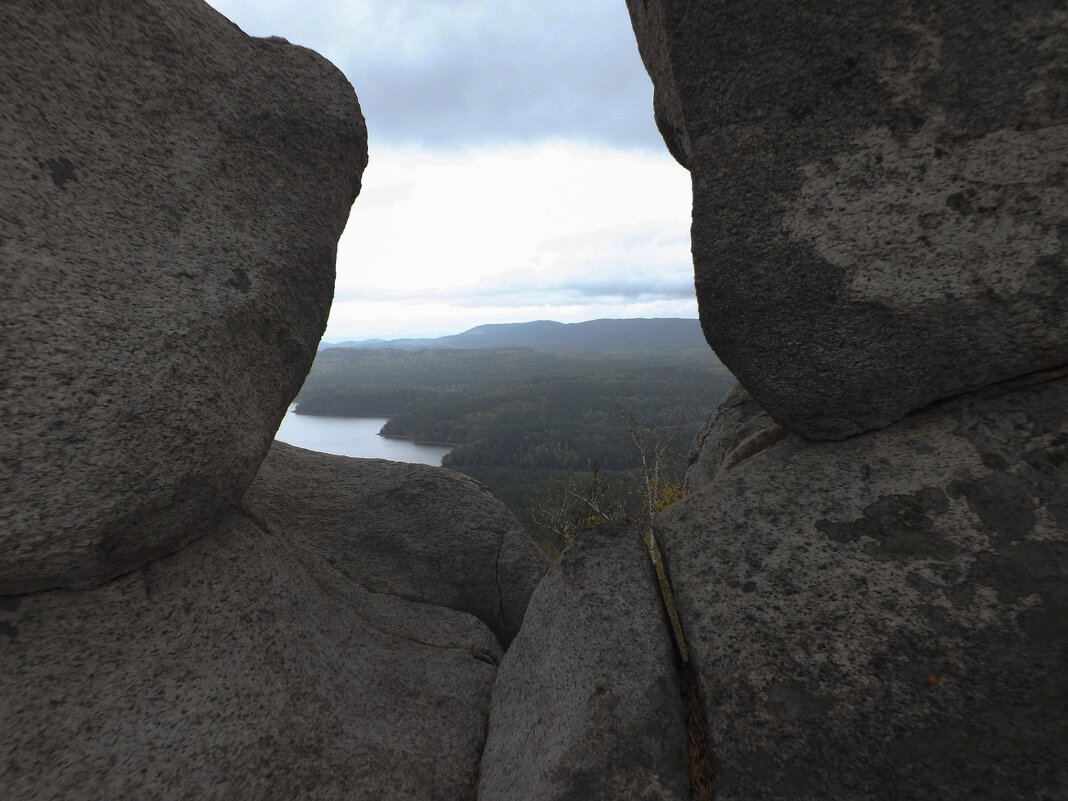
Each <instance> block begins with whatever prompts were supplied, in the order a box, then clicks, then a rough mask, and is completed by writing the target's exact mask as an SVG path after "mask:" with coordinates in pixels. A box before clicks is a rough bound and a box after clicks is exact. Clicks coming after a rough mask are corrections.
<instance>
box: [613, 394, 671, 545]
mask: <svg viewBox="0 0 1068 801" xmlns="http://www.w3.org/2000/svg"><path fill="white" fill-rule="evenodd" d="M616 408H617V409H618V410H619V416H620V418H621V419H622V420H623V428H624V429H625V430H626V432H627V436H629V437H630V440H631V442H633V443H634V448H635V449H636V450H637V452H638V462H639V464H638V478H639V481H640V482H641V484H642V515H641V518H640V522H641V524H642V529H643V531H644V534H645V542H646V545H647V547H648V548H649V554H650V555H654V554H656V553H657V547H656V540H655V538H654V536H653V526H654V524H655V523H656V518H657V517H658V516H659V514H660V512H661V511H663V510H664V509H665V508H666V507H668V506H670V505H671V504H672V503H674V502H675V501H677V500H679V499H680V498H682V496H683V487H682V485H681V483H680V482H678V481H677V480H673V479H672V477H671V476H669V475H668V469H669V466H670V465H671V464H672V463H673V462H676V461H677V460H678V449H679V448H678V442H679V432H680V431H681V429H682V424H681V423H678V422H676V423H672V424H671V425H655V424H653V423H650V422H648V421H644V420H640V419H639V418H638V416H637V415H636V414H635V413H634V412H633V411H631V410H630V409H628V408H626V407H625V406H624V405H623V404H618V405H617V407H616Z"/></svg>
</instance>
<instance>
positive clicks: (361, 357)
mask: <svg viewBox="0 0 1068 801" xmlns="http://www.w3.org/2000/svg"><path fill="white" fill-rule="evenodd" d="M733 380H734V379H733V377H732V376H731V375H730V373H729V372H728V371H727V370H726V368H724V367H723V366H722V365H721V364H720V363H719V362H718V361H717V360H716V359H715V356H714V355H713V354H712V352H711V351H710V350H709V349H708V348H704V349H693V350H692V351H691V350H687V351H685V352H678V351H668V350H663V351H659V352H657V351H652V350H641V351H632V352H624V351H617V352H615V353H611V354H604V353H590V352H580V353H574V352H569V353H552V352H547V351H539V350H531V349H527V348H490V349H481V350H458V349H425V350H415V351H405V350H398V349H366V348H362V349H359V348H329V349H326V350H322V351H320V352H319V354H318V356H317V357H316V361H315V364H314V365H313V367H312V370H311V372H310V374H309V375H308V378H307V380H306V382H305V384H304V387H303V388H302V389H301V391H300V394H299V395H298V396H297V398H296V402H297V408H296V412H297V413H298V414H322V415H332V416H354V417H355V416H384V417H389V418H390V419H389V422H388V423H387V424H386V426H385V427H384V428H383V429H382V433H383V434H384V435H391V436H402V437H408V438H410V439H413V440H415V441H417V442H438V443H450V444H454V445H455V446H456V447H455V449H454V450H453V451H452V452H451V453H449V454H448V455H447V456H446V457H445V459H444V465H445V466H447V467H451V468H453V469H456V470H460V471H462V472H465V473H468V474H469V475H471V476H472V477H474V478H476V479H478V480H479V481H481V482H483V483H484V484H486V485H487V486H488V487H489V488H490V489H491V490H493V491H494V493H495V494H496V495H497V496H498V497H499V498H500V499H501V500H502V501H504V502H505V503H506V504H507V505H508V506H509V507H510V508H511V509H512V510H513V511H514V512H515V513H516V514H517V516H519V518H520V519H521V520H522V521H523V522H524V524H525V525H528V526H531V525H532V522H533V521H532V518H531V515H530V509H529V506H530V504H531V502H532V499H535V498H538V497H544V495H545V493H546V492H547V491H548V490H549V489H550V488H551V487H552V486H553V485H555V484H559V483H560V482H561V481H563V480H566V478H567V477H568V476H569V475H573V474H576V473H578V474H581V473H586V472H588V471H590V469H591V467H593V466H596V467H597V468H598V469H600V470H602V471H603V475H604V476H606V477H607V478H610V479H612V480H614V481H616V480H618V481H627V480H629V479H628V476H629V475H630V473H629V471H631V470H632V469H633V468H634V467H635V464H636V462H635V460H636V454H635V452H634V445H633V443H632V442H631V440H630V438H629V437H628V435H627V432H626V431H625V430H624V426H623V422H622V420H621V418H620V410H621V409H626V410H628V411H629V412H630V413H631V414H633V415H634V416H635V417H637V418H638V419H640V420H642V421H644V422H646V423H649V424H653V425H658V426H662V427H665V428H669V429H672V430H673V431H675V432H676V434H677V443H678V445H677V451H678V453H677V456H678V458H676V459H675V460H674V464H675V469H676V470H681V464H682V459H681V453H682V452H684V451H685V450H686V448H687V447H688V446H689V443H690V441H691V440H692V439H693V436H694V434H695V433H696V431H697V428H698V427H699V425H700V424H701V423H702V422H703V421H704V420H705V418H707V417H708V415H709V413H710V412H711V410H712V409H713V408H714V407H715V406H716V404H717V403H718V402H719V400H720V398H721V397H722V396H723V395H724V394H725V393H726V391H727V390H728V389H729V388H730V386H731V385H732V384H733Z"/></svg>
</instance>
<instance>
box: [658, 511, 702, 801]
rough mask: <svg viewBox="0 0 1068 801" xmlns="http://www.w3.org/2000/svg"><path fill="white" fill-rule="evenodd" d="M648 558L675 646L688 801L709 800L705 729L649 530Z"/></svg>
mask: <svg viewBox="0 0 1068 801" xmlns="http://www.w3.org/2000/svg"><path fill="white" fill-rule="evenodd" d="M648 544H649V548H648V549H647V552H648V554H649V559H650V561H651V562H652V563H653V568H654V569H655V570H656V578H657V584H658V585H659V586H660V600H661V602H662V603H663V604H664V612H665V614H666V615H667V618H668V621H669V623H670V625H671V641H672V642H673V643H674V645H675V657H676V664H677V665H678V671H679V689H680V695H681V696H682V703H683V707H684V708H685V710H686V739H687V748H688V751H689V754H690V800H691V801H713V799H714V797H715V796H714V792H713V778H714V776H713V766H712V753H711V750H710V749H709V745H708V730H707V726H706V724H705V713H704V708H703V707H702V706H701V696H700V692H699V690H698V686H697V674H696V673H694V670H693V665H692V664H691V663H690V651H689V648H688V647H687V645H686V636H685V634H684V633H683V630H682V621H681V620H680V619H679V612H678V608H677V607H676V606H675V592H674V590H673V589H672V587H671V580H670V578H669V576H668V571H667V566H666V565H665V563H664V555H663V553H661V551H660V546H659V545H658V544H657V541H656V538H655V537H654V536H653V533H652V531H650V532H649V534H648Z"/></svg>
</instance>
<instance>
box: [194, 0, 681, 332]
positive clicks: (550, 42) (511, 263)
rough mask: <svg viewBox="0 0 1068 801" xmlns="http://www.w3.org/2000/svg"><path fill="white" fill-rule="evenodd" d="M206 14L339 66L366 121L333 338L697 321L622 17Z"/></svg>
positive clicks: (341, 3)
mask: <svg viewBox="0 0 1068 801" xmlns="http://www.w3.org/2000/svg"><path fill="white" fill-rule="evenodd" d="M209 2H210V3H211V5H213V6H214V7H215V8H216V9H218V10H219V11H220V12H222V13H223V14H225V15H226V16H227V17H229V18H230V19H231V20H233V21H234V22H235V23H237V24H238V25H239V26H241V28H242V29H243V30H244V31H245V32H246V33H249V34H251V35H253V36H283V37H285V38H286V39H288V40H289V41H291V42H293V43H295V44H300V45H304V46H306V47H310V48H312V49H314V50H317V51H318V52H320V53H322V54H323V55H324V56H326V57H327V58H329V59H330V60H331V61H333V62H334V63H335V64H336V65H337V66H338V67H340V68H341V70H342V71H343V72H344V73H345V74H346V75H347V76H348V78H349V80H350V81H351V82H352V84H353V86H354V87H355V88H356V94H357V95H358V96H359V98H360V105H361V106H362V108H363V112H364V116H365V117H366V118H367V127H368V132H369V139H370V141H369V148H370V158H371V160H370V164H369V166H368V168H367V171H366V173H365V174H364V180H363V191H362V193H361V194H360V197H359V198H358V199H357V201H356V204H355V205H354V206H353V209H352V213H351V215H350V217H349V224H348V227H347V228H346V230H345V234H344V235H343V236H342V239H341V243H340V245H339V250H338V275H337V285H336V290H335V297H334V306H333V310H332V312H331V315H330V322H329V324H328V327H327V332H326V335H325V336H324V339H325V340H326V341H340V340H343V339H364V338H371V337H387V338H390V337H399V336H439V335H442V334H453V333H458V332H460V331H463V330H466V329H467V328H471V327H472V326H475V325H479V324H481V323H502V322H524V321H527V320H538V319H552V320H560V321H563V322H577V321H580V320H589V319H595V318H598V317H696V316H697V304H696V300H695V299H694V290H693V268H692V266H691V262H690V250H689V216H690V183H689V175H688V174H687V173H686V171H685V170H684V169H682V167H680V166H678V165H677V164H676V163H675V162H674V161H673V160H672V159H671V157H670V156H669V155H668V154H667V151H666V149H665V148H664V145H663V142H662V140H661V139H660V136H659V134H658V133H657V131H656V127H655V125H654V124H653V114H652V85H651V84H650V82H649V78H648V77H647V75H646V74H645V71H644V69H643V67H642V64H641V60H640V59H639V57H638V51H637V47H636V45H635V43H634V35H633V33H632V32H631V29H630V20H629V18H628V16H627V8H626V3H625V0H549V1H548V2H542V3H531V2H529V0H524V1H523V2H519V1H518V0H299V2H298V1H297V0H209Z"/></svg>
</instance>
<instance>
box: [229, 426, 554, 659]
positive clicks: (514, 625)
mask: <svg viewBox="0 0 1068 801" xmlns="http://www.w3.org/2000/svg"><path fill="white" fill-rule="evenodd" d="M245 498H246V501H247V502H248V503H249V504H252V505H254V506H255V508H256V509H257V510H258V511H259V513H260V514H262V515H263V520H264V521H265V522H266V523H268V524H273V523H274V521H275V520H282V521H288V523H287V527H288V528H289V529H290V530H292V531H293V534H294V535H295V536H300V537H302V538H304V539H305V540H306V541H307V544H308V547H309V548H311V549H313V550H314V551H315V552H316V553H318V554H319V555H320V556H322V557H323V559H325V560H326V562H327V563H328V564H330V565H332V566H333V567H335V568H336V569H337V570H338V571H339V572H340V573H342V574H343V575H345V576H347V577H348V578H351V579H353V580H355V581H357V582H359V584H360V585H361V586H363V587H366V588H367V589H368V590H370V591H372V592H378V593H384V594H386V595H394V596H397V597H400V598H407V599H408V600H412V601H423V602H426V603H432V604H435V605H438V606H447V607H449V608H451V609H457V610H459V611H462V612H468V613H470V614H472V615H474V616H475V617H477V618H478V619H479V620H481V621H482V622H483V623H485V624H486V625H487V626H489V628H490V629H491V630H492V631H493V633H494V634H496V635H497V638H498V639H499V640H500V641H501V643H502V645H503V646H504V647H507V645H508V643H510V642H511V641H512V638H513V637H514V636H515V634H516V632H517V631H519V626H520V624H521V623H522V622H523V614H524V612H525V611H526V608H527V603H528V602H529V600H530V594H531V593H532V592H533V591H534V587H535V586H537V583H538V581H539V580H540V579H541V577H542V575H543V574H544V573H545V570H546V569H547V568H548V559H546V557H545V555H544V554H543V553H542V552H541V550H540V549H539V548H538V546H536V545H535V544H534V541H533V540H532V539H531V538H530V536H529V535H528V534H527V533H526V531H524V530H523V528H522V527H521V526H520V525H519V523H518V521H516V519H515V517H513V516H512V513H511V512H509V511H508V510H507V509H506V508H505V507H504V505H503V504H501V502H500V501H498V500H497V499H496V498H494V497H493V495H492V494H490V492H489V490H487V489H486V488H485V487H484V486H482V485H481V484H479V483H478V482H477V481H475V480H474V479H471V478H468V477H467V476H465V475H463V474H462V473H456V472H453V471H451V470H443V469H442V468H440V467H430V466H428V465H423V464H407V463H404V462H389V461H386V460H384V459H350V458H348V457H345V456H331V455H328V454H325V453H316V452H314V451H307V450H303V449H301V448H295V447H293V446H292V445H286V444H285V443H281V442H276V443H275V444H274V446H273V447H272V448H271V452H270V453H269V454H268V456H267V459H266V460H265V461H264V463H263V466H262V467H261V468H260V472H259V474H258V475H257V476H256V481H255V482H254V483H253V485H252V486H251V487H250V489H249V492H248V494H247V495H246V496H245Z"/></svg>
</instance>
